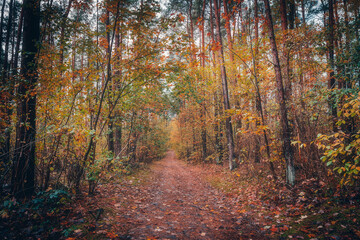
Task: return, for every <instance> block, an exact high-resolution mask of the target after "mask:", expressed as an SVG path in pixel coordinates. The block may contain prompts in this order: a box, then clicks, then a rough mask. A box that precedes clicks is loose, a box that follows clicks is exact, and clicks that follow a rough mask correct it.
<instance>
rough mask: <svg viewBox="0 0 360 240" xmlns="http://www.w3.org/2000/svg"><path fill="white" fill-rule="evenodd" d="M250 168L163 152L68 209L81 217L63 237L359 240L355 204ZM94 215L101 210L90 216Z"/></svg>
mask: <svg viewBox="0 0 360 240" xmlns="http://www.w3.org/2000/svg"><path fill="white" fill-rule="evenodd" d="M257 168H258V169H256V170H255V169H246V168H244V167H242V168H241V167H240V168H239V169H238V170H237V171H233V172H230V171H228V170H227V169H226V168H224V167H223V166H219V165H214V164H201V165H191V164H187V163H185V162H183V161H179V160H178V159H177V158H176V156H175V153H174V152H173V151H169V152H168V153H167V155H166V157H165V158H164V159H162V160H160V161H158V162H155V163H153V164H151V165H150V166H149V168H146V169H143V170H141V171H139V172H138V173H137V174H135V175H131V176H129V177H127V178H126V179H123V180H122V181H121V182H118V183H109V184H104V185H100V186H99V193H98V194H97V195H95V197H87V198H86V199H85V202H86V204H85V205H84V201H83V200H82V201H80V202H79V205H78V207H77V208H76V209H77V210H78V212H79V216H87V217H86V218H85V219H86V221H85V222H84V223H83V224H80V225H78V227H76V230H74V231H73V232H72V234H71V235H70V236H71V237H73V238H74V239H313V240H316V239H360V231H359V230H358V224H359V222H360V211H359V207H358V205H357V203H356V202H354V201H353V202H351V201H350V202H347V203H346V204H340V203H339V202H338V201H336V199H334V197H333V196H328V195H327V194H326V193H325V192H324V191H322V189H324V186H322V183H321V182H320V183H318V182H314V181H311V180H309V181H305V182H303V183H301V184H299V188H298V189H292V190H289V189H287V188H286V187H285V186H283V187H281V186H279V185H276V184H275V183H274V181H272V180H271V177H270V176H269V175H267V174H268V173H267V171H266V170H265V169H267V166H266V165H265V164H260V165H258V166H257ZM261 168H263V169H264V170H261ZM259 169H260V170H259ZM249 173H250V174H249ZM251 173H252V174H251ZM89 210H91V211H93V213H92V214H91V215H90V216H89ZM96 211H98V212H101V213H102V211H103V213H102V214H101V216H100V217H99V218H98V219H96V218H97V216H96V215H95V214H94V213H96ZM69 226H70V225H69Z"/></svg>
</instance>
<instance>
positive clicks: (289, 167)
mask: <svg viewBox="0 0 360 240" xmlns="http://www.w3.org/2000/svg"><path fill="white" fill-rule="evenodd" d="M264 3H265V13H266V21H267V25H268V31H269V39H270V45H271V52H272V57H273V64H274V69H275V78H276V88H277V98H278V102H279V106H280V126H281V131H280V132H281V140H282V143H283V155H284V158H285V161H286V182H287V183H288V184H290V185H292V186H293V185H294V184H295V168H294V162H293V151H292V148H291V139H290V127H289V123H288V114H287V109H286V99H285V92H284V87H283V82H282V76H281V67H280V61H279V54H278V50H277V46H276V41H275V34H274V27H273V21H272V16H271V8H270V3H269V0H264Z"/></svg>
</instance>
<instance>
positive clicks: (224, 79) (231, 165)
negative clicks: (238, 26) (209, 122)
mask: <svg viewBox="0 0 360 240" xmlns="http://www.w3.org/2000/svg"><path fill="white" fill-rule="evenodd" d="M213 1H214V13H215V20H216V21H215V23H216V30H217V44H218V45H219V47H218V48H219V50H218V52H219V63H220V70H221V85H222V91H223V102H224V109H225V114H228V113H226V111H227V110H230V101H229V91H228V85H227V84H228V83H227V76H226V69H225V60H224V50H223V44H222V39H221V29H220V9H219V8H218V2H217V0H213ZM225 127H226V138H227V144H228V150H229V168H230V170H233V169H234V168H235V167H236V163H235V161H234V137H233V129H232V123H231V117H226V120H225Z"/></svg>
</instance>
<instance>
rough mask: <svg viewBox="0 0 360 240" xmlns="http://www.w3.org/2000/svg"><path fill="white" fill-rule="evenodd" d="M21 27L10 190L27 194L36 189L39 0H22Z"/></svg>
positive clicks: (16, 193) (21, 195) (16, 194)
mask: <svg viewBox="0 0 360 240" xmlns="http://www.w3.org/2000/svg"><path fill="white" fill-rule="evenodd" d="M23 14H24V28H23V47H22V60H21V70H20V74H21V78H22V81H20V82H19V87H18V90H17V91H18V95H19V99H18V108H17V117H18V123H17V128H16V143H15V153H14V165H13V175H12V192H13V193H14V194H15V196H17V197H19V198H23V197H29V196H31V195H32V194H33V193H34V189H35V140H36V139H35V137H36V122H35V120H36V92H35V86H36V82H37V79H38V77H37V76H38V74H37V60H36V55H37V52H38V49H39V45H40V43H39V40H40V1H37V0H24V2H23Z"/></svg>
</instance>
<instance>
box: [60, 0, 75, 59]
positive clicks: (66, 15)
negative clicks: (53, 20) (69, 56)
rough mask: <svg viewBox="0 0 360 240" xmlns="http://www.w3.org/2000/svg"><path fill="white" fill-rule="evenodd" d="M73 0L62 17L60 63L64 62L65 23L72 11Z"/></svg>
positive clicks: (70, 0)
mask: <svg viewBox="0 0 360 240" xmlns="http://www.w3.org/2000/svg"><path fill="white" fill-rule="evenodd" d="M72 2H73V0H69V3H68V6H67V8H66V11H65V13H64V15H63V16H62V18H61V30H60V60H59V62H60V65H62V64H63V62H64V51H65V25H66V20H67V18H68V16H69V13H70V9H71V5H72Z"/></svg>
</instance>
